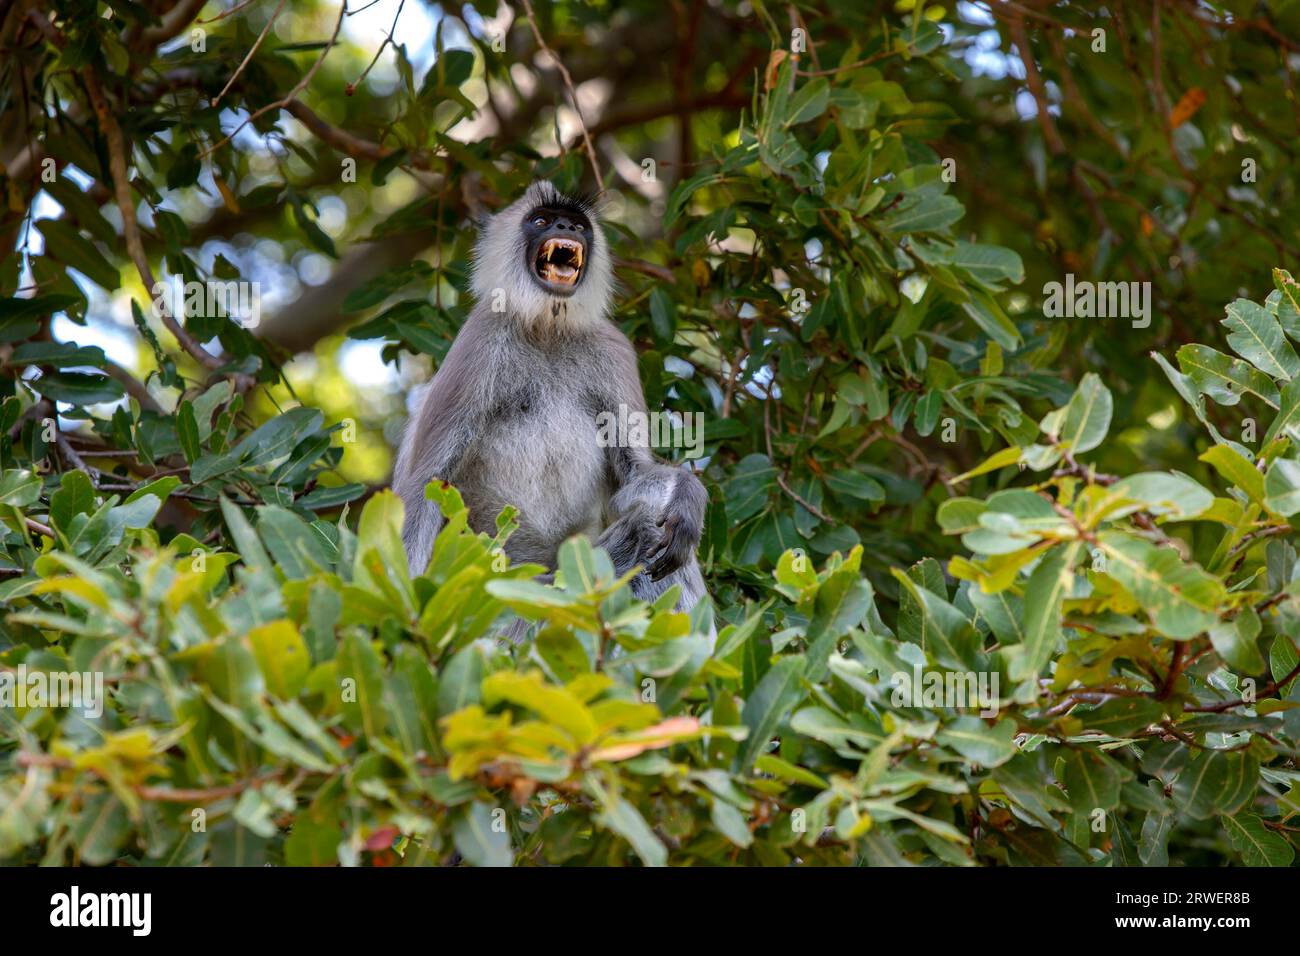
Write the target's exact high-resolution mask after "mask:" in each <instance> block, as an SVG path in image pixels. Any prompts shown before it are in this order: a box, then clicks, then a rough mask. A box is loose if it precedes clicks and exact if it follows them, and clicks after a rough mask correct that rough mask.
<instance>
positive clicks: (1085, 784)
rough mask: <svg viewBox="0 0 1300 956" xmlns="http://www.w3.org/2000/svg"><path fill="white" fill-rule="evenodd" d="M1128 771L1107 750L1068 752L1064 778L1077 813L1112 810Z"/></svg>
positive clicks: (1088, 813) (1117, 800)
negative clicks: (1106, 753)
mask: <svg viewBox="0 0 1300 956" xmlns="http://www.w3.org/2000/svg"><path fill="white" fill-rule="evenodd" d="M1126 775H1127V772H1126V771H1125V770H1124V769H1123V767H1121V766H1120V765H1119V764H1118V763H1116V762H1115V761H1114V760H1113V759H1111V758H1110V757H1107V756H1106V755H1105V754H1103V753H1099V752H1095V751H1087V750H1071V751H1068V752H1067V753H1066V755H1065V774H1064V778H1063V779H1062V780H1061V782H1062V783H1063V784H1065V792H1066V793H1067V794H1068V795H1069V798H1070V806H1071V807H1072V808H1073V809H1074V812H1075V813H1078V814H1082V815H1084V816H1090V815H1091V814H1092V813H1093V812H1094V811H1095V810H1110V809H1111V808H1112V807H1114V806H1116V805H1117V804H1118V803H1119V791H1120V785H1121V784H1122V783H1123V782H1124V779H1125V776H1126Z"/></svg>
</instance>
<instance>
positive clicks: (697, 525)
mask: <svg viewBox="0 0 1300 956" xmlns="http://www.w3.org/2000/svg"><path fill="white" fill-rule="evenodd" d="M609 333H610V334H609V338H608V340H607V342H606V349H607V351H608V353H609V355H610V357H611V359H612V361H611V362H610V366H611V367H612V371H613V374H612V375H610V376H609V378H608V379H607V380H606V381H607V384H606V385H605V386H604V387H603V388H602V389H601V391H600V394H599V396H598V397H597V404H598V405H599V407H600V409H601V410H602V411H608V412H613V413H615V414H618V412H619V406H620V405H621V406H625V407H626V409H627V410H628V412H637V413H640V414H644V413H645V412H646V401H645V393H644V391H643V390H642V388H641V377H640V375H639V373H638V370H637V366H636V354H635V352H634V351H633V350H632V345H631V343H630V342H628V341H627V339H626V338H624V337H623V335H622V333H621V332H619V331H618V330H617V329H614V328H613V327H612V326H611V327H610V330H609ZM607 452H608V454H609V465H610V474H611V476H612V478H613V484H614V494H613V495H612V496H611V498H610V503H609V510H610V516H611V517H612V518H613V519H615V520H614V523H613V524H611V525H610V527H609V529H608V530H607V533H606V535H602V542H604V540H605V538H606V536H607V535H609V533H611V532H614V531H615V529H616V528H619V527H620V526H622V527H623V528H624V530H623V531H622V532H620V533H619V534H618V535H616V538H617V539H618V542H619V544H620V546H621V547H623V548H627V547H630V546H631V544H629V542H634V543H635V544H636V545H637V547H638V550H639V553H638V554H637V555H636V557H635V560H634V561H632V562H629V566H630V564H631V563H636V562H637V561H639V562H640V563H642V564H644V565H645V566H646V573H647V574H648V575H649V576H650V577H651V579H653V580H656V581H658V580H660V579H661V578H663V577H666V576H667V575H669V574H672V573H673V572H674V571H676V570H677V569H679V568H681V567H683V566H684V565H686V564H688V563H689V562H690V561H691V560H692V559H693V558H694V557H695V551H696V548H698V547H699V543H700V535H701V534H702V533H703V530H704V511H705V508H706V506H707V504H708V495H707V494H706V492H705V490H704V485H703V484H701V482H700V479H699V478H697V477H696V476H695V474H694V473H693V472H691V471H690V470H689V469H686V468H679V467H676V466H673V465H670V464H668V463H667V462H664V461H660V460H659V459H658V458H656V457H655V456H654V454H653V453H652V452H651V451H650V448H649V447H648V445H628V446H615V447H612V448H609V449H607ZM647 522H648V523H649V527H648V528H647V527H644V526H645V525H646V523H647ZM629 526H631V527H629ZM632 527H637V528H639V529H640V530H638V531H636V532H634V531H633V530H632ZM612 554H613V551H612V550H611V555H612Z"/></svg>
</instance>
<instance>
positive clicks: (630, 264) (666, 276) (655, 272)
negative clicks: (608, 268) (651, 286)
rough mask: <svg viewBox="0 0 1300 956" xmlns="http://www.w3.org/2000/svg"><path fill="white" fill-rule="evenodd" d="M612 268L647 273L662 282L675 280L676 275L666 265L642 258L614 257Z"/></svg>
mask: <svg viewBox="0 0 1300 956" xmlns="http://www.w3.org/2000/svg"><path fill="white" fill-rule="evenodd" d="M614 268H615V269H623V270H624V271H626V272H639V273H641V274H642V275H647V276H650V277H651V278H653V279H659V280H661V281H663V282H676V281H677V278H676V276H674V275H673V270H672V269H669V268H668V267H667V266H661V265H656V264H655V263H653V262H646V261H645V260H644V259H625V258H622V257H621V256H620V257H617V258H615V259H614Z"/></svg>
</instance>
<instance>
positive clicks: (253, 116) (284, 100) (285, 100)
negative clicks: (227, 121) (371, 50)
mask: <svg viewBox="0 0 1300 956" xmlns="http://www.w3.org/2000/svg"><path fill="white" fill-rule="evenodd" d="M347 12H348V4H347V0H343V4H342V5H341V6H340V7H339V16H338V19H337V20H336V21H335V22H334V33H333V35H331V36H330V39H329V42H328V43H326V44H325V49H323V50H321V51H320V56H318V57H317V58H316V62H315V63H313V64H312V65H311V69H309V70H308V71H307V72H306V73H304V74H303V76H302V79H300V80H299V81H298V82H297V83H296V84H295V85H294V87H293V89H291V90H290V91H289V92H288V93H286V94H285V95H284V96H283V97H281V98H280V99H278V100H276V101H275V102H274V103H268V104H266V105H265V106H263V107H261V108H260V109H257V110H254V111H253V112H252V113H249V114H248V116H247V117H246V118H245V119H244V121H243V122H242V123H240V124H239V125H238V126H236V127H235V128H234V130H232V131H231V132H230V134H229V135H227V136H224V137H222V138H221V139H220V140H218V141H217V142H216V143H214V144H213V145H212V146H210V147H208V148H207V149H205V150H204V151H203V152H202V153H200V154H199V155H200V156H201V157H202V158H204V159H206V158H207V157H209V156H211V155H212V154H213V153H215V152H216V151H217V150H219V149H220V148H221V147H222V146H225V145H226V144H227V143H229V142H230V141H231V140H232V139H234V138H235V137H236V136H238V135H239V132H240V130H242V129H243V128H244V127H245V126H247V125H248V124H249V123H252V122H254V121H255V120H257V119H258V118H259V117H261V116H264V115H266V114H267V113H269V112H271V110H279V109H286V108H287V107H288V105H289V103H290V102H292V101H293V100H294V99H295V98H296V97H297V96H298V94H299V93H301V92H302V91H303V90H304V89H306V88H307V84H308V83H310V82H311V79H312V77H313V76H315V75H316V71H317V70H319V69H320V65H321V63H323V62H324V60H325V57H326V55H328V54H329V51H330V50H332V49H333V48H334V45H335V44H336V43H338V39H339V29H340V28H341V27H342V26H343V18H344V17H345V16H346V15H347Z"/></svg>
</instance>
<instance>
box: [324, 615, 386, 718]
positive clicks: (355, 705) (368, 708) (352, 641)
mask: <svg viewBox="0 0 1300 956" xmlns="http://www.w3.org/2000/svg"><path fill="white" fill-rule="evenodd" d="M334 659H335V661H336V662H337V663H338V679H339V690H338V693H339V695H340V698H341V700H342V704H343V716H344V719H345V720H346V722H347V724H348V726H349V727H351V728H352V729H353V730H354V731H360V732H361V733H363V734H365V736H366V737H367V738H373V737H376V736H378V735H379V734H381V733H383V731H384V728H385V727H386V725H387V720H386V719H385V715H384V703H383V700H384V682H383V670H382V668H381V666H380V663H379V657H378V655H376V654H375V649H374V648H373V647H371V645H370V641H369V640H368V639H367V638H366V637H364V636H363V635H361V634H359V633H357V632H355V631H354V632H352V633H350V634H347V635H345V636H344V638H343V639H342V640H341V641H340V642H339V649H338V653H337V654H336V655H335V657H334Z"/></svg>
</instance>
